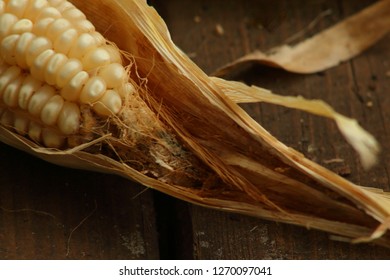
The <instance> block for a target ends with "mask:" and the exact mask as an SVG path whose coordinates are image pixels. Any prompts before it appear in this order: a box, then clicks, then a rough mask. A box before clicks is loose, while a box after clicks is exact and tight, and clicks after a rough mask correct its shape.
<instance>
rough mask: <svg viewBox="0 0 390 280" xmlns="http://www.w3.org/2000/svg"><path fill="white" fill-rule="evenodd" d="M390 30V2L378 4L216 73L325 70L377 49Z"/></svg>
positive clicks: (223, 67)
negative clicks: (256, 68)
mask: <svg viewBox="0 0 390 280" xmlns="http://www.w3.org/2000/svg"><path fill="white" fill-rule="evenodd" d="M389 31H390V1H389V0H383V1H377V2H376V3H374V4H372V5H371V6H369V7H367V8H365V9H364V10H362V11H361V12H359V13H357V14H355V15H352V16H350V17H348V18H346V19H345V20H343V21H341V22H339V23H337V24H336V25H334V26H331V27H329V28H328V29H326V30H324V31H322V32H320V33H318V34H316V35H315V36H313V37H311V38H309V39H306V40H304V41H302V42H300V43H298V44H296V45H294V46H290V45H281V46H278V47H275V48H273V49H272V50H270V51H268V52H262V51H260V50H255V51H253V52H251V53H248V54H246V55H244V56H242V57H240V58H238V59H235V60H234V61H232V62H230V63H228V64H226V65H224V66H222V67H221V68H219V69H218V70H216V71H215V72H214V73H213V75H215V76H220V77H223V76H226V75H229V74H232V73H234V72H238V71H239V70H240V69H243V68H245V67H247V66H248V65H251V64H254V63H256V64H263V65H266V66H271V67H276V68H282V69H284V70H286V71H289V72H294V73H301V74H308V73H315V72H320V71H324V70H326V69H329V68H331V67H334V66H337V65H338V64H340V63H342V62H344V61H347V60H349V59H351V58H353V57H355V56H357V55H359V54H360V53H361V52H363V51H364V50H366V49H367V48H369V47H371V46H373V45H374V44H375V43H376V42H378V41H379V40H380V39H382V38H383V37H384V36H385V35H386V34H387V33H388V32H389Z"/></svg>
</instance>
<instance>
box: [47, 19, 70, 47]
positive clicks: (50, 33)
mask: <svg viewBox="0 0 390 280" xmlns="http://www.w3.org/2000/svg"><path fill="white" fill-rule="evenodd" d="M69 28H71V23H70V22H69V21H68V20H66V19H64V18H59V19H56V20H55V21H54V22H53V23H52V24H50V26H49V28H48V29H47V32H46V36H47V37H48V38H49V39H50V40H51V41H52V42H54V41H55V40H56V39H57V38H58V37H59V36H60V35H61V34H62V33H63V32H65V31H66V30H68V29H69Z"/></svg>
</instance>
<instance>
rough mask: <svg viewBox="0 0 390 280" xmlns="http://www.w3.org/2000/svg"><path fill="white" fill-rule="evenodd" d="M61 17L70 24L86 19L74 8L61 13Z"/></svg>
mask: <svg viewBox="0 0 390 280" xmlns="http://www.w3.org/2000/svg"><path fill="white" fill-rule="evenodd" d="M62 16H63V17H64V18H66V19H67V20H69V21H71V22H78V21H81V20H85V19H86V17H85V14H84V13H83V12H81V11H80V10H79V9H77V8H76V7H73V8H71V9H68V10H66V11H64V12H62Z"/></svg>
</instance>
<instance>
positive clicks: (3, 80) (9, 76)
mask: <svg viewBox="0 0 390 280" xmlns="http://www.w3.org/2000/svg"><path fill="white" fill-rule="evenodd" d="M20 74H21V70H20V68H19V67H17V66H11V67H9V68H8V69H7V70H6V71H5V72H4V73H3V74H2V75H1V77H0V96H1V95H2V92H3V91H4V89H5V88H6V86H7V85H8V84H9V83H10V82H11V81H13V80H14V79H16V78H17V77H18V76H19V75H20Z"/></svg>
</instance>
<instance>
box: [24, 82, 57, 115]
mask: <svg viewBox="0 0 390 280" xmlns="http://www.w3.org/2000/svg"><path fill="white" fill-rule="evenodd" d="M54 95H55V91H54V89H53V88H52V87H51V86H48V85H44V86H43V87H41V88H40V89H39V90H38V91H37V92H36V93H35V94H34V95H33V96H31V98H30V101H29V102H28V111H29V113H30V114H31V115H33V116H39V114H40V113H41V111H42V108H43V106H45V104H46V102H47V101H48V100H49V99H50V98H51V97H52V96H54Z"/></svg>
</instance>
